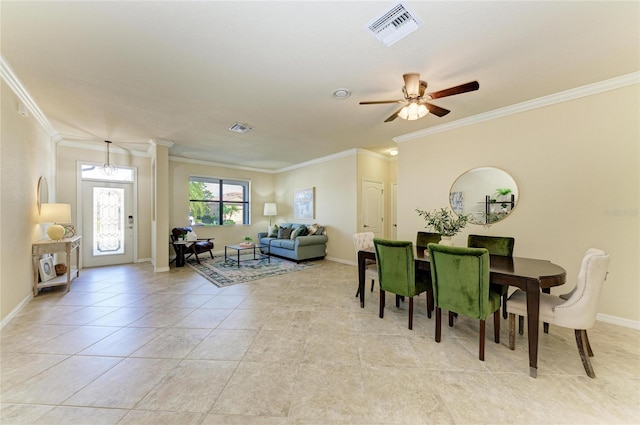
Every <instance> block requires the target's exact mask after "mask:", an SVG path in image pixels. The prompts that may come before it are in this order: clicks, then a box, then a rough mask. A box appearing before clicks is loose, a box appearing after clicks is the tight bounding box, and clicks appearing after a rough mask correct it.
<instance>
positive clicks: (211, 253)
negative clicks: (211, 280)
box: [209, 251, 213, 260]
mask: <svg viewBox="0 0 640 425" xmlns="http://www.w3.org/2000/svg"><path fill="white" fill-rule="evenodd" d="M209 255H210V256H211V259H212V260H213V251H209Z"/></svg>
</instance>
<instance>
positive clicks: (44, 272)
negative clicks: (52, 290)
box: [39, 257, 56, 282]
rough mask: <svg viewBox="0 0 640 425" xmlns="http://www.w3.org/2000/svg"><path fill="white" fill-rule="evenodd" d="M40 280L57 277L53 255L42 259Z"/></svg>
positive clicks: (44, 280)
mask: <svg viewBox="0 0 640 425" xmlns="http://www.w3.org/2000/svg"><path fill="white" fill-rule="evenodd" d="M39 269H40V280H41V281H43V282H46V281H47V280H51V279H53V278H54V277H56V269H55V268H54V267H53V260H52V259H51V257H47V258H43V259H41V260H40V266H39Z"/></svg>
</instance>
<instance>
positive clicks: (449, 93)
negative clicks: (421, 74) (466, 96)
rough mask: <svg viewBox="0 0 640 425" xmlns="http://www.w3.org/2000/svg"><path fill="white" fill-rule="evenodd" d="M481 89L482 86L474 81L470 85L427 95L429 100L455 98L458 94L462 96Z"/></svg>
mask: <svg viewBox="0 0 640 425" xmlns="http://www.w3.org/2000/svg"><path fill="white" fill-rule="evenodd" d="M479 88H480V84H478V82H477V81H472V82H470V83H465V84H460V85H459V86H455V87H449V88H448V89H444V90H440V91H437V92H433V93H429V94H427V96H426V97H427V98H429V99H438V98H440V97H447V96H453V95H456V94H462V93H466V92H470V91H474V90H478V89H479Z"/></svg>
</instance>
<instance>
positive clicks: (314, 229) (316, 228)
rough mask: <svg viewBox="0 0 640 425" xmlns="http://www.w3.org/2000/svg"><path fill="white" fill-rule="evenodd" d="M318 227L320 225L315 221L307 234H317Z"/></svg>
mask: <svg viewBox="0 0 640 425" xmlns="http://www.w3.org/2000/svg"><path fill="white" fill-rule="evenodd" d="M318 227H320V225H319V224H318V223H313V224H312V225H311V226H309V229H308V233H307V235H315V234H316V232H317V231H318Z"/></svg>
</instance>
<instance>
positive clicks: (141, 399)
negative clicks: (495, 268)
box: [0, 261, 640, 425]
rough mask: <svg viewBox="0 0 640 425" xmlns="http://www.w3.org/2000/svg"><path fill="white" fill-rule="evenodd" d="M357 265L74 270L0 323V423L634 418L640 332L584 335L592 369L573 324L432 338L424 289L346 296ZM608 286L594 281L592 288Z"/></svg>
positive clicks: (600, 330)
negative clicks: (530, 348) (410, 307)
mask: <svg viewBox="0 0 640 425" xmlns="http://www.w3.org/2000/svg"><path fill="white" fill-rule="evenodd" d="M356 286H357V271H356V267H354V266H349V265H345V264H339V263H335V262H330V261H323V262H322V266H321V267H317V268H314V269H310V270H306V271H302V272H297V273H290V274H286V275H281V276H277V277H273V278H269V279H264V280H261V281H253V282H249V283H246V284H242V285H235V286H231V287H228V288H225V289H218V288H216V287H215V286H214V285H212V284H210V283H209V282H208V281H207V280H205V279H204V278H202V277H201V276H200V275H198V274H197V273H195V272H194V271H193V270H192V269H191V268H189V267H184V268H180V269H176V268H172V269H171V272H169V273H158V274H155V273H153V271H152V267H151V265H150V264H148V263H143V264H135V265H127V266H118V267H104V268H95V269H84V270H82V271H81V276H80V278H78V279H76V280H75V281H74V282H73V284H72V290H71V292H70V293H68V294H65V293H64V291H63V287H59V288H58V289H54V290H51V291H45V292H43V293H42V294H41V295H40V296H38V297H37V298H35V299H34V300H32V301H31V302H30V303H29V305H28V306H27V307H26V308H25V309H24V310H23V311H22V312H21V313H20V314H19V315H18V316H16V317H15V318H14V319H13V320H12V321H11V322H10V323H9V324H8V325H7V326H6V327H5V328H4V329H3V330H2V339H1V344H2V345H1V355H2V357H1V365H2V369H1V373H2V376H1V388H0V389H1V393H0V399H1V402H2V411H1V421H0V422H1V423H2V424H91V425H102V424H104V425H107V424H119V425H124V424H153V425H162V424H180V425H182V424H411V425H417V424H435V423H444V424H507V423H510V424H594V423H599V424H625V423H626V424H632V423H640V406H639V404H640V332H638V331H634V330H630V329H627V328H622V327H617V326H613V325H609V324H605V323H601V322H598V323H597V324H596V326H595V328H594V329H593V330H591V331H589V337H590V340H591V345H592V347H593V350H594V352H595V357H594V358H593V359H592V363H593V366H594V369H595V372H596V375H597V378H596V379H590V378H588V377H587V376H586V374H585V373H584V369H583V368H582V364H581V362H580V358H579V356H578V352H577V349H576V347H575V341H574V337H573V331H571V330H567V329H562V328H557V327H553V326H552V327H551V331H550V333H549V334H542V333H541V337H540V345H541V348H540V353H539V372H538V378H537V379H532V378H530V377H529V375H528V372H529V368H528V360H527V344H526V334H525V336H524V337H521V336H518V337H517V340H516V343H517V347H516V351H510V350H509V349H508V347H507V343H508V327H507V321H503V323H502V335H501V337H502V339H501V343H500V344H494V343H493V342H492V340H491V336H492V334H493V329H492V320H489V321H488V322H487V325H488V329H487V335H488V338H489V339H488V340H487V343H486V347H487V348H486V361H485V362H480V361H479V360H478V354H477V344H478V333H477V321H475V320H470V319H466V318H463V317H461V318H459V319H458V320H457V322H456V324H455V327H454V328H449V327H447V326H446V320H445V326H444V327H443V339H442V342H441V343H440V344H436V343H435V341H434V338H433V336H434V326H435V321H434V320H433V319H427V316H426V305H425V304H426V303H425V299H424V297H421V298H420V299H419V300H417V302H416V311H415V317H414V330H413V331H409V330H408V329H407V327H406V319H407V311H406V306H404V305H403V306H402V307H401V309H400V310H397V309H396V308H395V306H394V302H393V298H392V295H388V297H389V300H388V301H387V308H386V312H385V318H384V319H379V318H378V314H377V308H378V292H377V290H376V291H374V292H373V293H371V292H367V303H366V308H365V309H361V308H360V305H359V302H358V299H357V298H355V297H354V295H355V291H356ZM605 290H607V288H606V287H605Z"/></svg>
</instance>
